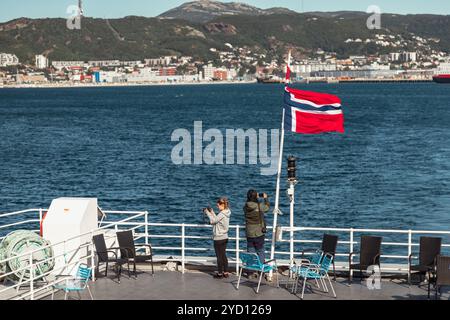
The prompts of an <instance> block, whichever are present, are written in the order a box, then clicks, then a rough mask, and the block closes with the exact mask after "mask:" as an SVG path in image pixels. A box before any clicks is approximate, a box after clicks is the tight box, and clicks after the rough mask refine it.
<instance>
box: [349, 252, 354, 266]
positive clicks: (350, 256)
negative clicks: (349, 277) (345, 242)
mask: <svg viewBox="0 0 450 320" xmlns="http://www.w3.org/2000/svg"><path fill="white" fill-rule="evenodd" d="M354 255H355V253H354V252H350V254H349V255H348V265H349V267H350V265H351V264H352V257H353V256H354Z"/></svg>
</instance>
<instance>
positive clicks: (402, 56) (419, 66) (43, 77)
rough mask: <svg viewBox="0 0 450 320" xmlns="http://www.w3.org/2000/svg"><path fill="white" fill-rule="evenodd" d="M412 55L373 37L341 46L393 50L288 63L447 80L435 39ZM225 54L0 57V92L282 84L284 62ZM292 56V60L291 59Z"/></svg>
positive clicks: (314, 76) (311, 77) (316, 76)
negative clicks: (127, 58) (133, 58)
mask: <svg viewBox="0 0 450 320" xmlns="http://www.w3.org/2000/svg"><path fill="white" fill-rule="evenodd" d="M414 39H415V46H416V51H403V50H396V48H402V47H404V44H403V43H402V41H403V40H402V38H401V37H396V36H393V35H383V34H377V35H376V37H375V39H351V38H349V39H347V40H346V41H345V43H347V44H350V43H362V42H365V43H370V42H374V44H375V45H378V46H382V47H386V48H389V49H391V50H390V51H391V53H388V54H382V55H367V56H366V55H353V56H349V57H347V58H345V59H339V58H338V57H337V54H336V53H334V52H326V51H324V50H322V49H317V50H316V52H314V54H311V55H310V56H309V57H303V58H298V55H297V56H296V58H295V59H294V61H292V63H291V70H292V73H293V75H292V77H293V79H294V81H299V82H344V81H431V80H432V77H433V76H434V75H436V74H442V73H447V74H450V63H449V62H450V56H449V54H448V53H447V52H437V51H435V50H432V49H431V46H430V45H429V44H430V43H433V42H436V41H439V40H438V39H434V38H429V39H425V38H421V37H415V38H414ZM225 47H226V48H227V49H226V50H223V49H222V50H218V49H215V48H210V52H211V53H212V54H213V55H215V56H216V57H217V58H216V59H214V60H211V61H202V60H201V59H196V58H193V57H190V56H175V55H173V56H164V57H157V58H143V59H142V60H139V61H120V60H98V61H95V60H93V61H56V60H55V61H51V60H49V58H48V57H46V56H44V55H42V54H37V55H36V56H35V61H34V64H32V65H30V64H23V63H21V62H20V61H19V59H18V58H17V56H16V55H15V54H13V53H0V86H3V87H20V86H24V87H27V86H74V85H121V84H122V85H127V84H128V85H130V84H131V85H133V84H135V85H137V84H176V83H210V82H239V81H242V82H243V81H245V82H256V81H257V80H258V81H260V82H282V81H283V78H284V75H285V72H286V62H285V57H279V59H273V60H272V61H270V62H268V61H267V57H266V55H265V54H261V53H257V52H253V51H252V50H251V49H249V48H246V47H244V48H241V47H235V46H233V45H232V44H230V43H226V44H225ZM294 56H295V55H294Z"/></svg>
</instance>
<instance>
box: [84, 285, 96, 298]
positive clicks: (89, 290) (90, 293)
mask: <svg viewBox="0 0 450 320" xmlns="http://www.w3.org/2000/svg"><path fill="white" fill-rule="evenodd" d="M86 288H87V289H88V292H89V295H90V296H91V300H94V297H93V296H92V292H91V289H89V286H88V285H87V284H86Z"/></svg>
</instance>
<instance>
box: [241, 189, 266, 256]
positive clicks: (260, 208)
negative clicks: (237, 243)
mask: <svg viewBox="0 0 450 320" xmlns="http://www.w3.org/2000/svg"><path fill="white" fill-rule="evenodd" d="M261 198H262V199H263V202H262V203H261V202H260V199H261ZM269 209H270V203H269V198H268V196H267V194H266V193H262V194H258V192H256V191H255V190H249V191H248V193H247V202H246V203H245V206H244V213H245V231H246V236H247V251H248V252H256V253H257V254H258V256H259V259H260V260H261V262H262V263H264V261H265V254H264V240H265V234H266V232H267V230H266V221H265V218H264V215H265V214H266V213H267V212H269Z"/></svg>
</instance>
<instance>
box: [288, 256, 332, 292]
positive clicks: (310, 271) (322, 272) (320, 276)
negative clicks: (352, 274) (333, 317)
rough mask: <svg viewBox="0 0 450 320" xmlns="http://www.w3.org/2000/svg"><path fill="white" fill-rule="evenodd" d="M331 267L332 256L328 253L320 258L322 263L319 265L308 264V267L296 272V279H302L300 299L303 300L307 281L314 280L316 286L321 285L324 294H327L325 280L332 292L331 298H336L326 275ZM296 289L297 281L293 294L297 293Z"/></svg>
mask: <svg viewBox="0 0 450 320" xmlns="http://www.w3.org/2000/svg"><path fill="white" fill-rule="evenodd" d="M332 265H333V255H332V254H330V253H326V254H325V255H324V256H323V257H322V261H321V263H320V265H314V264H310V265H308V266H304V267H301V268H299V269H298V270H297V275H298V279H303V288H302V296H301V299H303V297H304V295H305V287H306V282H307V281H308V280H309V279H314V280H315V281H316V283H317V284H319V283H321V284H322V286H323V289H324V292H326V293H328V292H329V291H328V287H327V284H326V280H328V283H329V284H330V287H331V290H332V291H333V296H334V297H335V298H336V292H335V291H334V288H333V284H332V283H331V279H330V276H329V275H328V271H329V270H330V267H331V266H332ZM319 287H320V286H319ZM297 288H298V280H297V282H296V283H295V291H294V293H297Z"/></svg>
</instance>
